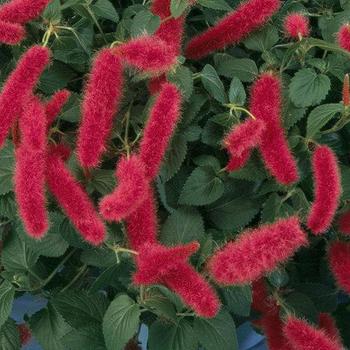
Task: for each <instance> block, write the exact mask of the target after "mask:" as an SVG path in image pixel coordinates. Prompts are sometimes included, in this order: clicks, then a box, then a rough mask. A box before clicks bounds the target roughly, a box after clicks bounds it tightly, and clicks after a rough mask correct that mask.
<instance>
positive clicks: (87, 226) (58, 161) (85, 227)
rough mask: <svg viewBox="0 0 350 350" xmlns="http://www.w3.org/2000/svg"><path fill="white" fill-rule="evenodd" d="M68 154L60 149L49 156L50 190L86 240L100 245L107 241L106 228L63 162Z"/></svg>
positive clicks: (48, 180)
mask: <svg viewBox="0 0 350 350" xmlns="http://www.w3.org/2000/svg"><path fill="white" fill-rule="evenodd" d="M67 153H69V152H68V151H67V149H66V148H64V147H62V146H58V147H53V148H52V149H51V150H50V152H49V154H48V160H47V173H46V179H47V184H48V187H49V190H50V191H51V193H52V194H53V195H54V196H55V197H56V199H57V202H58V203H59V205H60V206H61V207H62V209H63V210H64V211H65V213H66V215H67V216H68V217H69V219H70V220H71V222H72V223H73V225H74V226H75V228H76V229H77V231H78V232H79V233H80V234H81V235H82V236H83V237H84V239H86V240H87V241H88V242H89V243H91V244H93V245H98V244H100V243H102V242H103V240H104V238H105V235H106V229H105V227H104V224H103V222H102V220H101V219H100V217H99V216H98V214H97V212H96V210H95V208H94V205H93V203H92V202H91V200H90V199H89V197H88V195H87V193H86V192H85V191H84V190H83V188H82V187H81V186H80V184H79V183H78V182H77V181H76V180H75V179H74V177H73V175H72V174H71V173H70V171H69V170H68V169H67V168H66V166H65V164H64V161H63V159H64V158H66V157H67ZM62 158H63V159H62Z"/></svg>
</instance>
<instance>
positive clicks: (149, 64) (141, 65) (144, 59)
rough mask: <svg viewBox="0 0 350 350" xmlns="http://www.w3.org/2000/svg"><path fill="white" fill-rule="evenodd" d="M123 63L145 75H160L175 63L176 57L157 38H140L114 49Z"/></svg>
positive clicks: (166, 45)
mask: <svg viewBox="0 0 350 350" xmlns="http://www.w3.org/2000/svg"><path fill="white" fill-rule="evenodd" d="M114 51H115V53H116V54H119V55H121V56H122V58H123V61H125V62H126V63H128V64H129V65H131V66H133V67H135V68H137V69H139V70H141V71H143V72H147V73H151V74H155V75H158V74H161V73H164V72H167V71H169V70H170V69H171V68H172V67H173V66H174V65H175V63H176V56H175V55H174V52H173V50H171V49H170V48H169V45H168V44H167V43H166V42H165V41H164V40H161V39H160V38H158V37H157V36H154V35H153V36H140V37H137V38H136V39H133V40H130V41H128V42H127V43H125V44H123V45H121V46H118V47H117V48H116V49H114Z"/></svg>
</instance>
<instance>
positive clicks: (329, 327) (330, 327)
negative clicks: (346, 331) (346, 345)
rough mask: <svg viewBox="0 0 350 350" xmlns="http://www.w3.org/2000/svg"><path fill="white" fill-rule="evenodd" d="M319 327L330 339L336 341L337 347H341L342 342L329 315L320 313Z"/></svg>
mask: <svg viewBox="0 0 350 350" xmlns="http://www.w3.org/2000/svg"><path fill="white" fill-rule="evenodd" d="M319 326H320V328H322V329H323V330H324V331H325V332H326V333H327V335H328V336H329V337H330V338H331V339H333V340H334V341H336V342H337V343H338V345H339V346H340V347H342V340H341V336H340V333H339V330H338V328H337V325H336V323H335V320H334V318H333V317H332V316H331V315H329V314H325V313H321V314H320V316H319Z"/></svg>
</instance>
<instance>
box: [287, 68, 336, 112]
mask: <svg viewBox="0 0 350 350" xmlns="http://www.w3.org/2000/svg"><path fill="white" fill-rule="evenodd" d="M330 88H331V81H330V79H329V78H328V76H327V75H325V74H319V73H316V71H315V70H314V69H311V68H304V69H301V70H299V71H298V72H297V73H296V74H295V75H294V77H293V78H292V80H291V83H290V85H289V96H290V98H291V100H292V102H293V103H294V104H295V106H297V107H309V106H314V105H317V104H318V103H320V102H321V101H322V100H324V99H325V97H326V96H327V94H328V92H329V90H330Z"/></svg>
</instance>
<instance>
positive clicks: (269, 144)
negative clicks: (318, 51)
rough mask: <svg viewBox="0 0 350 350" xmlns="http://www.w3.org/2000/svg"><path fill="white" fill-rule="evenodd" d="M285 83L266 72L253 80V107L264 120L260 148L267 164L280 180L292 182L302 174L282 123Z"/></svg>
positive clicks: (252, 109) (281, 181) (251, 107)
mask: <svg viewBox="0 0 350 350" xmlns="http://www.w3.org/2000/svg"><path fill="white" fill-rule="evenodd" d="M281 109H282V86H281V81H280V79H279V78H278V77H276V76H275V75H273V74H272V73H264V74H262V75H261V76H260V78H259V79H258V80H257V81H256V82H255V83H254V84H253V87H252V90H251V101H250V111H251V112H252V114H253V115H254V116H255V117H256V118H257V120H262V121H263V122H264V123H265V130H264V132H263V133H262V136H261V142H260V145H259V149H260V152H261V155H262V157H263V160H264V162H265V166H266V167H267V168H268V169H269V171H270V172H271V174H272V175H273V176H274V177H275V178H276V180H277V181H278V182H280V183H281V184H283V185H290V184H292V183H294V182H296V181H297V180H298V178H299V175H298V168H297V164H296V161H295V159H294V157H293V154H292V153H291V151H290V149H289V146H288V142H287V140H286V137H285V132H284V129H283V126H282V120H281V115H282V110H281Z"/></svg>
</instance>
